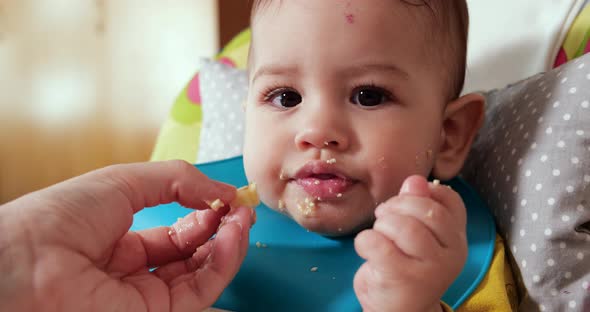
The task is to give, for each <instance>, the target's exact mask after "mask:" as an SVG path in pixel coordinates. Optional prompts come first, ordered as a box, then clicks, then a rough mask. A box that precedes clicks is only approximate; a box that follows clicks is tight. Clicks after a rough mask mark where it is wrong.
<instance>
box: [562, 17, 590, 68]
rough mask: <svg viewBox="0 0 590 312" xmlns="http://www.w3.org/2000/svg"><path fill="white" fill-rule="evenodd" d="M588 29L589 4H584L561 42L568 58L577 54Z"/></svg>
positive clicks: (589, 22) (589, 27) (585, 38)
mask: <svg viewBox="0 0 590 312" xmlns="http://www.w3.org/2000/svg"><path fill="white" fill-rule="evenodd" d="M589 30H590V6H586V7H585V8H584V9H583V10H582V12H580V14H578V16H577V17H576V19H575V20H574V23H573V24H572V26H571V27H570V29H569V31H568V33H567V36H566V37H565V40H564V42H563V50H564V51H565V54H566V56H567V59H568V60H571V59H573V58H576V57H578V56H579V55H578V54H579V52H580V48H581V47H582V46H584V47H585V44H586V41H587V36H588V31H589ZM582 50H583V47H582Z"/></svg>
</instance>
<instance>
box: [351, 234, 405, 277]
mask: <svg viewBox="0 0 590 312" xmlns="http://www.w3.org/2000/svg"><path fill="white" fill-rule="evenodd" d="M354 248H355V250H356V252H357V254H358V255H359V256H360V257H361V258H363V259H365V260H367V261H368V262H370V263H371V264H372V265H375V266H377V267H379V268H382V270H384V271H387V270H389V269H393V268H392V263H394V264H395V265H394V267H399V266H401V265H403V264H404V263H407V262H408V261H411V260H413V258H412V257H410V256H409V255H407V254H405V253H404V252H403V251H402V250H401V249H400V248H398V247H397V246H396V245H395V243H394V242H392V241H391V240H389V239H388V238H387V237H385V236H384V235H383V234H382V233H379V232H377V231H375V230H364V231H362V232H360V233H359V234H358V235H357V236H356V238H355V239H354Z"/></svg>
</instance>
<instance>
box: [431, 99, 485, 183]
mask: <svg viewBox="0 0 590 312" xmlns="http://www.w3.org/2000/svg"><path fill="white" fill-rule="evenodd" d="M484 103H485V99H484V97H483V96H482V95H480V94H476V93H470V94H467V95H464V96H462V97H460V98H458V99H457V100H455V101H453V102H451V103H449V104H448V105H447V107H446V109H445V113H444V121H443V127H442V131H441V134H440V135H441V140H440V142H441V144H440V146H439V151H438V153H437V156H436V159H435V162H434V168H433V172H432V174H433V175H434V176H435V177H436V178H438V179H441V180H449V179H451V178H453V177H455V176H456V175H457V174H458V173H459V171H460V170H461V167H463V163H464V162H465V158H467V154H468V153H469V150H470V148H471V143H473V139H474V138H475V136H476V134H477V131H478V130H479V128H480V127H481V125H482V123H483V118H484Z"/></svg>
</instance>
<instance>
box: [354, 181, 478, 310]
mask: <svg viewBox="0 0 590 312" xmlns="http://www.w3.org/2000/svg"><path fill="white" fill-rule="evenodd" d="M375 216H376V217H377V220H376V221H375V225H374V226H373V229H369V230H365V231H363V232H361V233H359V234H358V235H357V237H356V239H355V248H356V251H357V253H358V254H359V255H360V256H361V257H362V258H363V259H365V260H366V262H365V263H364V264H363V265H362V266H361V267H360V269H359V270H358V271H357V273H356V275H355V277H354V289H355V292H356V295H357V297H358V299H359V301H360V303H361V305H362V306H363V310H364V311H441V310H442V309H441V305H440V299H441V297H442V295H443V294H444V292H445V291H446V289H447V288H448V287H449V286H450V285H451V283H452V282H453V281H454V280H455V278H456V277H457V276H458V275H459V273H460V272H461V269H462V268H463V265H464V263H465V260H466V258H467V238H466V234H465V228H466V219H467V217H466V213H465V206H464V205H463V201H462V200H461V197H459V195H458V194H457V193H456V192H455V191H453V190H452V189H450V188H448V187H446V186H443V185H438V184H433V183H428V182H427V181H426V179H424V177H420V176H412V177H409V178H407V179H406V181H404V184H403V186H402V189H401V191H400V194H399V195H398V196H394V197H392V198H391V199H389V200H388V201H387V202H385V203H383V204H381V205H380V206H379V207H377V209H376V210H375Z"/></svg>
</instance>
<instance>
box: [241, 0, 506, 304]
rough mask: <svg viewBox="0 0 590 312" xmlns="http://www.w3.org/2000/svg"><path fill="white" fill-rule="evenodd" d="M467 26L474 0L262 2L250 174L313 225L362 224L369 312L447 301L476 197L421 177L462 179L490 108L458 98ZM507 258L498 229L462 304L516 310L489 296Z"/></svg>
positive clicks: (282, 206)
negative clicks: (490, 256) (470, 200)
mask: <svg viewBox="0 0 590 312" xmlns="http://www.w3.org/2000/svg"><path fill="white" fill-rule="evenodd" d="M467 28H468V14H467V5H466V3H465V1H464V0H431V1H429V0H405V1H404V0H362V1H361V0H321V1H270V0H268V1H254V7H253V15H252V45H251V51H250V56H249V57H250V59H249V83H250V89H249V96H248V100H247V104H246V107H245V112H246V136H245V149H244V163H245V169H246V174H247V176H248V179H249V180H251V181H255V182H256V183H257V185H258V190H259V194H260V198H261V200H262V201H263V202H264V203H265V204H266V205H268V206H269V207H271V208H273V209H276V210H278V211H280V212H282V213H284V214H286V215H287V216H289V217H291V218H292V219H293V220H295V221H296V222H297V223H298V224H300V225H301V226H302V227H304V228H306V229H308V230H310V231H314V232H317V233H320V234H323V235H327V236H343V235H356V238H355V249H356V251H357V253H358V254H359V255H360V256H361V257H362V258H363V259H365V260H366V262H365V263H364V264H363V265H362V266H361V267H360V269H359V270H358V271H357V273H356V275H355V278H354V289H355V292H356V295H357V298H358V300H359V302H360V304H361V305H362V307H363V309H364V310H366V311H444V310H445V309H449V307H448V306H446V305H445V304H444V303H442V302H441V297H442V295H443V294H444V293H445V291H446V290H447V288H448V287H449V286H450V285H451V284H452V283H453V281H454V280H455V278H456V277H457V276H458V274H459V273H460V272H461V269H462V268H463V265H464V263H465V259H466V256H467V240H466V230H465V229H466V212H465V206H464V204H463V201H462V199H461V197H460V196H459V195H458V194H457V193H456V192H455V191H453V190H452V189H450V188H448V187H445V186H443V185H439V184H438V183H428V182H427V181H426V179H425V178H424V177H427V176H433V177H434V178H435V179H440V180H449V179H452V178H453V177H455V176H456V175H457V174H458V172H459V170H460V169H461V167H462V165H463V162H464V160H465V158H466V156H467V153H468V151H469V149H470V145H471V143H472V141H473V139H474V137H475V135H476V132H477V130H478V128H479V127H480V124H481V122H482V119H483V106H484V99H483V98H482V97H481V96H480V95H477V94H468V95H464V96H460V92H461V90H462V87H463V81H464V73H465V63H466V45H467ZM435 182H437V181H435ZM504 265H505V263H504V254H503V245H502V243H501V241H500V240H498V241H497V243H496V252H495V257H494V261H493V264H492V267H491V268H490V269H489V271H488V276H487V277H486V279H485V280H484V282H482V283H481V284H480V286H479V288H478V290H477V291H476V292H475V293H474V294H473V295H472V296H471V297H470V299H468V300H467V302H466V303H464V304H463V305H462V306H461V308H460V309H459V310H460V311H461V310H463V311H483V310H486V311H487V310H490V311H491V310H494V311H506V310H509V309H510V302H509V299H510V298H509V296H508V295H507V294H506V291H505V288H504V289H503V290H502V291H500V292H498V291H497V289H496V291H495V292H494V295H493V296H492V295H490V294H489V289H488V292H487V293H486V288H488V286H490V287H491V284H493V283H496V282H497V283H499V285H500V286H501V287H500V288H503V287H504V284H503V283H507V282H509V281H508V279H510V278H511V276H510V275H509V274H508V275H506V276H505V274H504V269H503V266H504ZM508 271H509V270H508ZM494 274H495V275H494ZM505 279H506V280H505ZM494 285H495V286H498V284H494ZM499 294H501V295H499ZM470 307H479V308H470ZM482 307H484V308H482Z"/></svg>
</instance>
